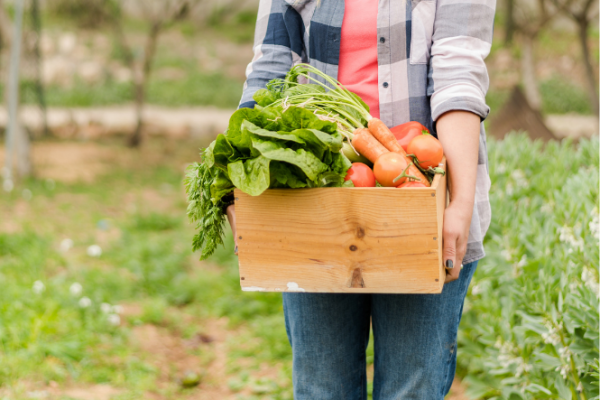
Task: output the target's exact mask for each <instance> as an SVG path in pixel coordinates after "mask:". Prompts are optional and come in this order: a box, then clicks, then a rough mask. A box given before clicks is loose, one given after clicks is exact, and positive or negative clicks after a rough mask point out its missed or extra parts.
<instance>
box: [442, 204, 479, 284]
mask: <svg viewBox="0 0 600 400" xmlns="http://www.w3.org/2000/svg"><path fill="white" fill-rule="evenodd" d="M472 214H473V207H472V206H471V207H468V205H466V206H465V205H462V204H457V203H452V202H451V203H450V204H449V205H448V208H446V211H445V212H444V231H443V238H444V250H443V256H444V260H446V272H447V274H446V280H445V283H448V282H452V281H455V280H457V279H458V276H459V274H460V270H461V268H462V260H463V257H464V256H465V253H466V252H467V242H468V239H469V226H470V225H471V215H472ZM449 262H452V268H448V267H449V265H448V263H449Z"/></svg>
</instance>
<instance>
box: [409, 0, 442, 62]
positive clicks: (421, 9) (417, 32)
mask: <svg viewBox="0 0 600 400" xmlns="http://www.w3.org/2000/svg"><path fill="white" fill-rule="evenodd" d="M435 6H436V4H435V0H412V17H411V28H410V63H411V64H427V63H428V62H429V56H430V51H431V41H432V38H433V23H434V22H435Z"/></svg>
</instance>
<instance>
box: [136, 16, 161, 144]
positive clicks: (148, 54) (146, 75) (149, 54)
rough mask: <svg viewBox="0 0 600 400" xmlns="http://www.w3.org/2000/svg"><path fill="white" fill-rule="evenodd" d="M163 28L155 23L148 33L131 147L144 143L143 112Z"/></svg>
mask: <svg viewBox="0 0 600 400" xmlns="http://www.w3.org/2000/svg"><path fill="white" fill-rule="evenodd" d="M161 28H162V24H161V23H160V22H154V23H153V24H152V25H151V26H150V32H148V38H147V40H146V46H145V48H144V62H143V65H142V70H141V71H140V73H139V74H138V76H136V77H135V114H136V119H137V124H136V128H135V132H133V135H131V137H130V138H129V145H130V146H131V147H138V146H139V145H140V144H141V142H142V128H143V124H144V121H143V111H144V102H145V100H146V87H147V85H148V80H149V79H150V72H151V70H152V61H153V60H154V54H155V53H156V43H157V41H158V35H159V33H160V30H161Z"/></svg>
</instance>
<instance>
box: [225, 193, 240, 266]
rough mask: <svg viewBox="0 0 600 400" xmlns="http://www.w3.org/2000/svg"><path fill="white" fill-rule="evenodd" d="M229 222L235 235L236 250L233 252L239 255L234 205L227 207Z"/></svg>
mask: <svg viewBox="0 0 600 400" xmlns="http://www.w3.org/2000/svg"><path fill="white" fill-rule="evenodd" d="M226 212H227V220H228V221H229V226H231V233H233V241H234V242H235V250H234V251H233V252H234V253H235V254H236V255H237V253H238V238H237V235H236V232H235V205H234V204H232V205H230V206H229V207H227V211H226Z"/></svg>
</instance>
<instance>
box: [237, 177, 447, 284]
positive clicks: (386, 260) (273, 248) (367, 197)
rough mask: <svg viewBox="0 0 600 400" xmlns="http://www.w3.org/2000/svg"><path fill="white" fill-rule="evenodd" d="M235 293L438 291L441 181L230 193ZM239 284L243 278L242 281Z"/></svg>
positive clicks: (443, 190)
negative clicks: (407, 185)
mask: <svg viewBox="0 0 600 400" xmlns="http://www.w3.org/2000/svg"><path fill="white" fill-rule="evenodd" d="M235 204H236V215H237V235H238V245H239V249H238V254H239V267H240V277H241V280H240V283H241V285H242V289H243V290H249V291H252V290H256V291H306V292H349V293H439V292H441V290H442V287H443V281H444V279H443V278H444V276H445V271H444V268H443V265H442V261H441V251H442V247H441V244H442V240H441V234H442V222H443V210H444V208H445V204H446V178H445V177H441V176H440V177H439V178H438V177H436V179H435V180H434V182H433V184H432V187H430V188H412V189H402V190H400V189H396V188H319V189H269V190H267V191H265V192H264V193H263V194H262V195H260V196H256V197H252V196H249V195H247V194H245V193H243V192H241V191H240V190H236V191H235ZM242 278H243V279H242Z"/></svg>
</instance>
